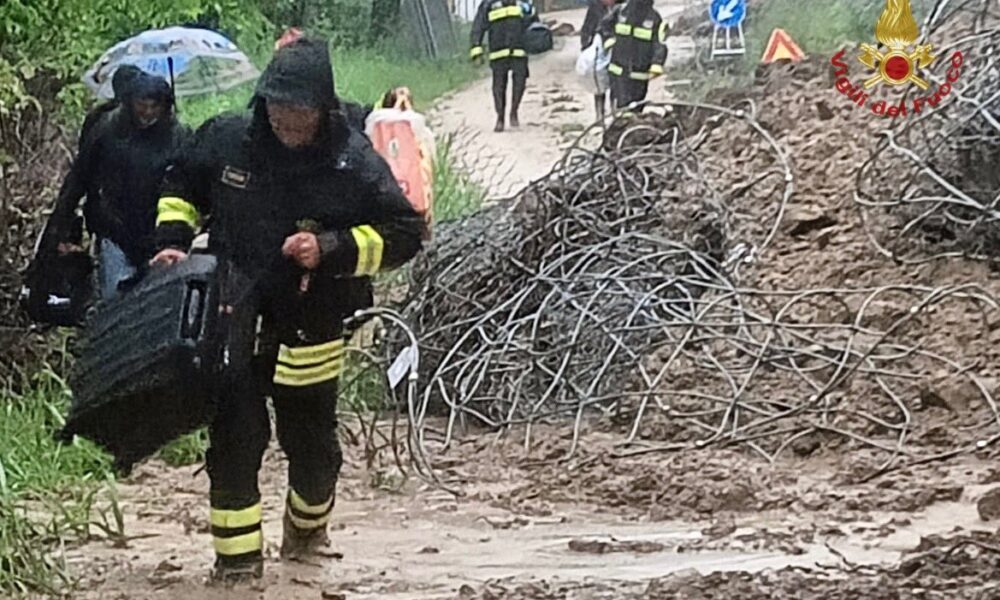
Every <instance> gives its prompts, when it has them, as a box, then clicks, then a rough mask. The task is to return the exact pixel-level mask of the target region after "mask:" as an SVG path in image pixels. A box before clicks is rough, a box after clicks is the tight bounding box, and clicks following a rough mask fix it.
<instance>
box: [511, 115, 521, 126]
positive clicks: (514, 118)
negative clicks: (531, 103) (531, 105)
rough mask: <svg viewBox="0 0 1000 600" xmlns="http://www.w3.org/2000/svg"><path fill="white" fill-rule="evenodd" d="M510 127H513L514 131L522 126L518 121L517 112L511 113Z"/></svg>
mask: <svg viewBox="0 0 1000 600" xmlns="http://www.w3.org/2000/svg"><path fill="white" fill-rule="evenodd" d="M510 126H511V128H512V129H517V128H518V127H520V126H521V122H520V121H518V120H517V113H516V112H511V113H510Z"/></svg>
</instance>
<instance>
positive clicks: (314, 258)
mask: <svg viewBox="0 0 1000 600" xmlns="http://www.w3.org/2000/svg"><path fill="white" fill-rule="evenodd" d="M281 253H282V254H284V255H285V256H287V257H288V258H291V259H292V260H294V261H295V262H296V263H298V265H299V266H300V267H302V268H304V269H309V270H313V269H315V268H316V267H318V266H319V258H320V250H319V240H318V239H316V234H315V233H309V232H307V231H303V232H300V233H296V234H295V235H291V236H289V237H288V238H286V239H285V244H284V245H283V246H282V247H281Z"/></svg>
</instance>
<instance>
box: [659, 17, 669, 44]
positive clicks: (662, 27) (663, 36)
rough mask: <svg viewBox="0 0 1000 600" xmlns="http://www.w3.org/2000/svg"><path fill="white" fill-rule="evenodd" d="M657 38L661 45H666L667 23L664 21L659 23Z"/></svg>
mask: <svg viewBox="0 0 1000 600" xmlns="http://www.w3.org/2000/svg"><path fill="white" fill-rule="evenodd" d="M657 37H658V38H659V40H660V43H661V44H665V43H667V22H666V21H660V29H659V31H658V32H657Z"/></svg>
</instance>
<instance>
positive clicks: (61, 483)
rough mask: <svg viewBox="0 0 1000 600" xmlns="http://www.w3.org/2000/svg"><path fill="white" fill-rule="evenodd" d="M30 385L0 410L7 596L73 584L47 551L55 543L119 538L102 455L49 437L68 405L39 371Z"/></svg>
mask: <svg viewBox="0 0 1000 600" xmlns="http://www.w3.org/2000/svg"><path fill="white" fill-rule="evenodd" d="M30 384H31V385H29V386H26V389H29V390H30V392H29V393H27V394H23V395H19V394H16V393H13V392H11V391H9V390H8V391H7V392H6V393H5V394H3V403H2V404H0V590H3V591H6V592H10V593H16V592H26V591H29V590H32V591H41V592H48V593H50V592H54V591H55V590H56V589H57V588H60V587H64V586H66V585H67V584H70V583H71V580H70V578H69V576H68V575H67V573H66V569H65V564H64V562H63V559H62V557H61V556H60V555H59V554H58V553H50V552H49V550H50V549H51V548H53V547H55V546H56V544H66V543H73V542H78V541H82V540H85V539H88V538H90V537H92V536H94V535H98V534H99V533H101V532H102V531H103V533H104V534H105V535H121V522H122V520H121V514H120V511H119V509H118V507H117V503H115V502H113V501H112V500H113V499H109V498H108V497H107V492H108V491H109V489H110V488H109V487H108V485H107V484H108V483H109V482H110V480H111V461H110V460H109V458H108V457H107V455H105V454H104V453H103V452H102V451H101V450H100V449H99V448H98V447H96V446H94V445H93V444H91V443H89V442H87V441H86V440H75V441H74V442H73V443H72V444H69V445H64V444H61V443H60V442H58V441H56V439H55V438H54V437H53V432H55V431H57V430H58V429H59V428H60V427H62V425H63V423H64V422H63V417H62V415H63V414H64V413H65V411H66V407H67V406H68V400H69V395H68V392H67V390H66V386H65V384H64V382H63V381H62V380H61V379H60V378H59V377H58V376H57V375H56V374H55V373H54V372H53V371H52V370H51V369H45V370H43V371H41V372H39V373H38V374H37V375H36V376H35V378H34V381H32V382H30ZM95 518H96V519H97V520H96V521H95V520H94V519H95Z"/></svg>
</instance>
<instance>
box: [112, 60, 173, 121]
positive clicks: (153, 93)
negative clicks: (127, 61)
mask: <svg viewBox="0 0 1000 600" xmlns="http://www.w3.org/2000/svg"><path fill="white" fill-rule="evenodd" d="M111 88H112V89H113V90H114V92H115V102H117V103H118V104H120V105H121V106H122V108H123V110H124V112H125V114H127V115H128V116H129V119H130V120H134V118H135V115H133V114H132V101H134V100H156V101H157V102H160V103H162V104H164V105H166V107H167V114H166V115H165V116H164V118H163V119H160V122H161V123H162V122H165V121H170V119H171V117H172V113H173V109H174V91H173V89H172V88H171V87H170V84H169V83H168V82H167V80H166V79H164V78H162V77H159V76H157V75H151V74H150V73H147V72H145V71H143V70H142V69H139V68H138V67H135V66H133V65H122V66H121V67H118V69H116V70H115V74H114V77H112V79H111Z"/></svg>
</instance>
